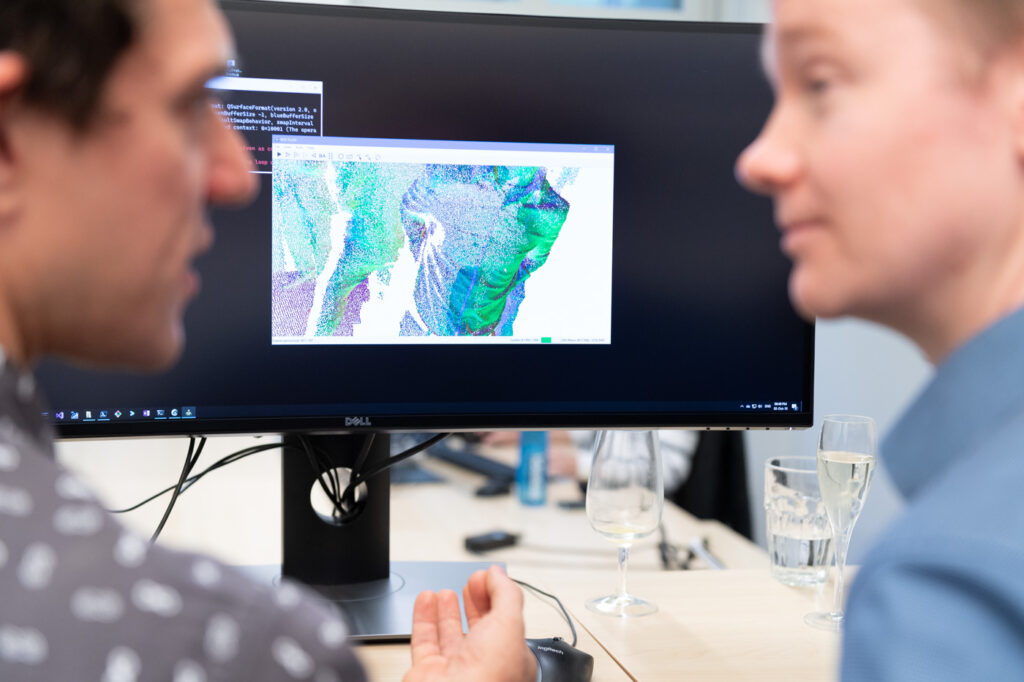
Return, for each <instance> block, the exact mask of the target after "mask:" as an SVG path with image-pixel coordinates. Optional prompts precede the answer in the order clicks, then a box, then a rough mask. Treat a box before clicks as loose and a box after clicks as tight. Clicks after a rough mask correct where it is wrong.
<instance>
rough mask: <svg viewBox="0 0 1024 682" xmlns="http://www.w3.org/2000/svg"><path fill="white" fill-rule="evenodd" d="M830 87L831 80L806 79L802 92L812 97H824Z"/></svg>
mask: <svg viewBox="0 0 1024 682" xmlns="http://www.w3.org/2000/svg"><path fill="white" fill-rule="evenodd" d="M831 87H832V80H831V79H829V78H807V79H806V80H805V81H804V90H805V91H806V92H808V93H809V94H812V95H824V94H825V93H826V92H828V91H829V90H830V89H831Z"/></svg>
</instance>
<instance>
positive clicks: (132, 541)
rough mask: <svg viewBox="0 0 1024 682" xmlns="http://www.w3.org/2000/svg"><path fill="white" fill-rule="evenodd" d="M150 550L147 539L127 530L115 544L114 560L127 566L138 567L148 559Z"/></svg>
mask: <svg viewBox="0 0 1024 682" xmlns="http://www.w3.org/2000/svg"><path fill="white" fill-rule="evenodd" d="M148 550H149V548H148V547H147V545H146V541H145V540H143V539H142V538H140V537H139V536H138V535H136V534H135V533H132V532H130V531H125V532H124V533H122V534H121V537H120V538H119V539H118V541H117V544H116V545H114V561H116V562H117V563H118V564H120V565H121V566H124V567H125V568H138V567H139V566H141V565H142V562H144V561H145V560H146V554H147V552H148Z"/></svg>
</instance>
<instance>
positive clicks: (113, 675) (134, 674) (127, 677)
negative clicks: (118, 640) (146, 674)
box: [102, 646, 142, 682]
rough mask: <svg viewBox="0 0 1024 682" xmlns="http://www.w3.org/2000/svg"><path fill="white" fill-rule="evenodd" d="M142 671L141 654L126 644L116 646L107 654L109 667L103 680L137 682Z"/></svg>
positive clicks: (104, 681)
mask: <svg viewBox="0 0 1024 682" xmlns="http://www.w3.org/2000/svg"><path fill="white" fill-rule="evenodd" d="M141 671H142V660H141V659H140V658H139V655H138V654H137V653H135V651H133V650H132V649H129V648H128V647H126V646H118V647H114V648H113V649H111V650H110V653H109V654H107V669H106V670H104V671H103V678H102V682H135V681H136V680H138V679H139V673H140V672H141Z"/></svg>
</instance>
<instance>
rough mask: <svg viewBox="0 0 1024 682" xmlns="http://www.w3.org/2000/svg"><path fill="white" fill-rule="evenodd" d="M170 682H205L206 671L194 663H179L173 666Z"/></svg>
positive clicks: (185, 661) (186, 661) (187, 661)
mask: <svg viewBox="0 0 1024 682" xmlns="http://www.w3.org/2000/svg"><path fill="white" fill-rule="evenodd" d="M172 682H206V671H205V670H203V666H201V665H199V664H198V663H196V662H195V661H189V660H184V661H179V662H178V664H177V665H176V666H174V679H173V680H172Z"/></svg>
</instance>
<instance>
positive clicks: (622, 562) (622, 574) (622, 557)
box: [619, 545, 629, 600]
mask: <svg viewBox="0 0 1024 682" xmlns="http://www.w3.org/2000/svg"><path fill="white" fill-rule="evenodd" d="M627 561H629V545H623V546H621V547H619V599H623V600H624V599H626V598H627V596H628V595H627V594H626V562H627Z"/></svg>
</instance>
